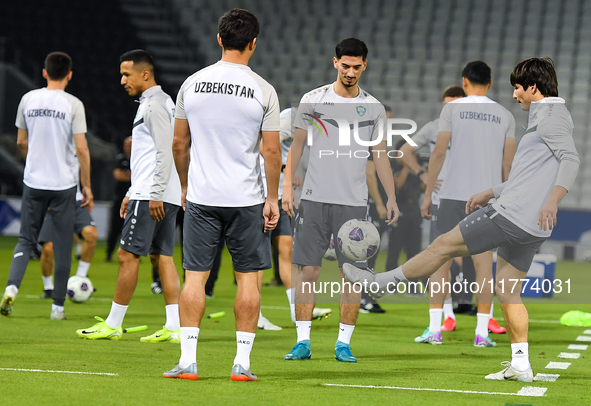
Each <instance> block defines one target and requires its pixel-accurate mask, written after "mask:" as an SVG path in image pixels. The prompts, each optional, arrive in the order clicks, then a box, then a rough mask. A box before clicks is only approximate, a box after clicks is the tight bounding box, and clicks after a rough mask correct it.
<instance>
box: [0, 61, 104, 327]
mask: <svg viewBox="0 0 591 406" xmlns="http://www.w3.org/2000/svg"><path fill="white" fill-rule="evenodd" d="M43 77H44V78H45V79H46V80H47V87H45V88H42V89H37V90H32V91H30V92H28V93H27V94H25V95H24V96H23V98H22V99H21V102H20V104H19V107H18V112H17V115H16V126H17V127H18V139H17V145H18V147H19V149H20V151H21V154H22V155H23V158H24V159H25V173H24V178H23V183H24V186H23V198H22V205H21V229H20V236H19V240H18V243H17V245H16V247H15V249H14V255H13V257H12V263H11V264H10V274H9V276H8V283H7V286H6V290H5V292H4V296H3V297H2V302H1V303H0V313H2V314H3V315H4V316H8V315H9V314H10V313H11V312H12V308H13V304H14V300H15V298H16V295H17V293H18V288H19V287H20V285H21V282H22V280H23V277H24V275H25V271H26V269H27V265H28V263H29V258H30V256H31V252H32V251H33V249H34V247H35V246H36V245H37V239H38V235H39V230H40V229H41V225H42V223H43V218H44V216H45V214H46V213H47V209H48V208H50V209H51V213H52V216H53V219H54V235H55V236H56V237H58V238H56V239H55V243H54V250H55V289H54V290H53V304H52V306H51V315H50V318H51V319H52V320H65V318H66V316H65V313H64V301H65V299H66V290H67V285H68V277H69V276H70V267H71V265H72V240H73V235H74V216H72V213H73V212H74V210H75V205H76V183H77V178H76V176H75V174H74V173H73V172H72V169H71V167H72V165H73V163H74V162H75V160H76V156H77V157H78V161H79V162H80V180H81V182H82V196H83V197H82V200H83V203H82V207H88V209H89V210H92V208H93V206H94V201H93V196H92V191H91V188H90V153H89V151H88V145H87V144H86V136H85V133H86V118H85V114H84V105H83V104H82V102H81V101H80V100H78V98H76V97H74V96H72V95H71V94H69V93H66V92H65V91H64V90H65V88H66V87H67V86H68V83H69V82H70V80H71V79H72V59H71V58H70V56H69V55H67V54H65V53H63V52H52V53H50V54H49V55H47V58H45V68H44V69H43ZM48 151H51V153H48Z"/></svg>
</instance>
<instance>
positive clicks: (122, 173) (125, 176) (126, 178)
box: [113, 168, 131, 182]
mask: <svg viewBox="0 0 591 406" xmlns="http://www.w3.org/2000/svg"><path fill="white" fill-rule="evenodd" d="M113 177H114V178H115V180H116V181H117V182H131V171H130V170H129V169H126V170H124V169H119V168H115V169H113Z"/></svg>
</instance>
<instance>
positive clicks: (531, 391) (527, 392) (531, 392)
mask: <svg viewBox="0 0 591 406" xmlns="http://www.w3.org/2000/svg"><path fill="white" fill-rule="evenodd" d="M324 386H337V387H341V388H367V389H398V390H416V391H430V392H452V393H468V394H478V395H509V396H533V397H541V396H544V394H545V393H546V391H547V390H548V388H540V387H536V386H524V387H523V388H521V390H520V391H519V392H517V393H505V392H480V391H474V390H458V389H432V388H403V387H399V386H375V385H345V384H339V383H325V384H324Z"/></svg>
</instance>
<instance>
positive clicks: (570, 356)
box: [558, 352, 581, 359]
mask: <svg viewBox="0 0 591 406" xmlns="http://www.w3.org/2000/svg"><path fill="white" fill-rule="evenodd" d="M580 356H581V354H580V353H578V352H561V353H560V354H558V358H568V359H579V357H580Z"/></svg>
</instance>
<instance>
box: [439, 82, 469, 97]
mask: <svg viewBox="0 0 591 406" xmlns="http://www.w3.org/2000/svg"><path fill="white" fill-rule="evenodd" d="M446 97H466V92H464V88H463V87H462V86H458V85H451V86H449V87H448V88H446V89H445V90H444V91H443V95H442V96H441V100H442V101H443V100H445V98H446Z"/></svg>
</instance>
